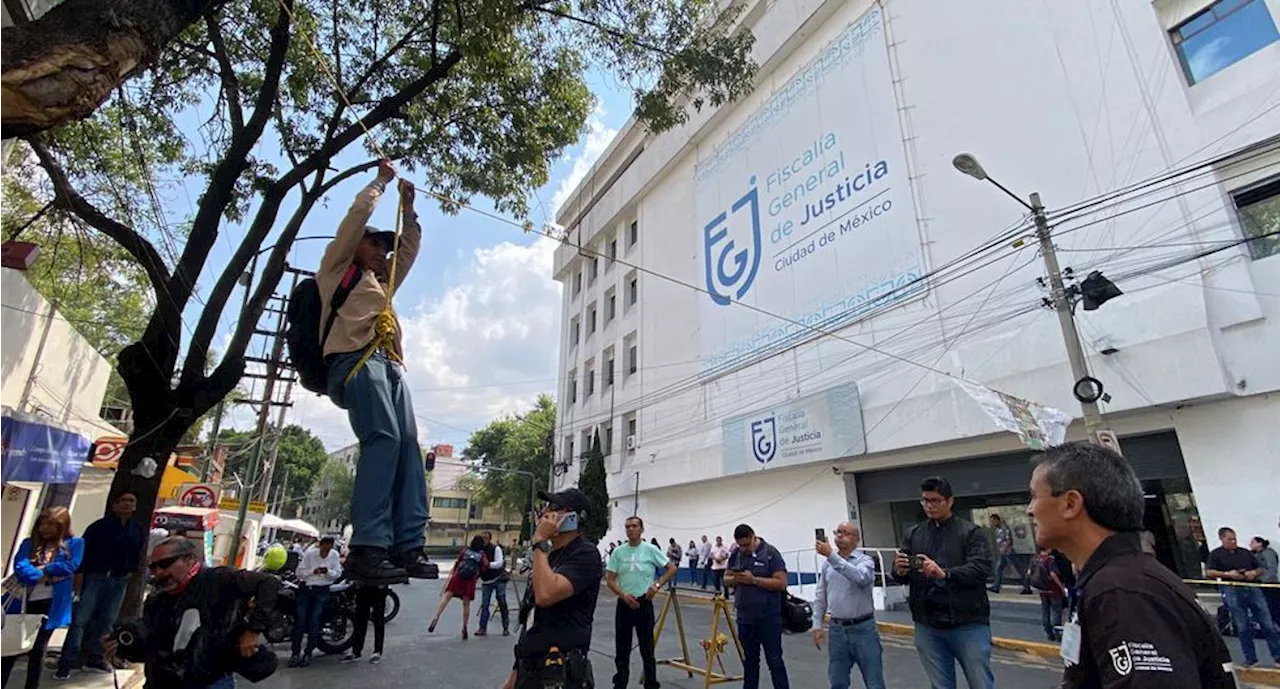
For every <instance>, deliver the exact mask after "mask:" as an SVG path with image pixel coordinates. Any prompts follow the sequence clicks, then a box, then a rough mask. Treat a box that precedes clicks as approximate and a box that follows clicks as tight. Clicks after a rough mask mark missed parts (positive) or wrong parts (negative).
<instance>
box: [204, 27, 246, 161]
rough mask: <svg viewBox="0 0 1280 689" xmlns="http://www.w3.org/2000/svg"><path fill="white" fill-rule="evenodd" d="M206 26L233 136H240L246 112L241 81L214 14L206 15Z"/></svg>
mask: <svg viewBox="0 0 1280 689" xmlns="http://www.w3.org/2000/svg"><path fill="white" fill-rule="evenodd" d="M204 23H205V26H206V27H207V28H208V30H209V42H210V43H212V44H213V59H214V60H215V61H217V63H218V76H219V78H221V80H222V92H223V94H224V95H225V96H226V98H227V109H228V110H229V111H230V115H231V135H232V136H233V137H235V136H238V135H239V134H240V132H241V131H242V130H243V129H244V110H243V109H242V108H241V107H240V80H239V79H237V78H236V70H235V68H233V67H232V66H231V54H230V52H229V51H228V50H227V42H226V41H225V40H224V39H223V37H222V27H221V26H220V25H219V24H218V19H217V17H215V16H214V15H213V13H212V12H206V13H205V15H204Z"/></svg>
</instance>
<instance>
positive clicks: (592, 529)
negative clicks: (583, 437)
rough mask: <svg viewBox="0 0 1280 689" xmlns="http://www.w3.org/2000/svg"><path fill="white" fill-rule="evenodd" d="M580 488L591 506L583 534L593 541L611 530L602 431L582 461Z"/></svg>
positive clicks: (579, 476) (596, 541) (583, 522)
mask: <svg viewBox="0 0 1280 689" xmlns="http://www.w3.org/2000/svg"><path fill="white" fill-rule="evenodd" d="M578 489H579V490H581V491H582V492H583V493H585V494H586V496H587V502H588V503H589V504H590V507H589V508H588V509H587V518H586V519H584V520H583V521H582V524H581V528H582V535H583V537H584V538H586V539H587V540H588V541H591V542H592V543H599V542H600V539H602V538H604V535H605V534H606V533H608V532H609V486H608V485H606V483H605V468H604V453H603V452H601V451H600V433H599V432H598V431H597V432H596V434H595V436H594V437H593V438H592V439H591V449H590V450H587V453H586V455H585V456H584V458H583V461H582V473H581V474H579V475H578Z"/></svg>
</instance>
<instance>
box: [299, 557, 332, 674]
mask: <svg viewBox="0 0 1280 689" xmlns="http://www.w3.org/2000/svg"><path fill="white" fill-rule="evenodd" d="M297 571H298V579H299V580H300V582H301V584H302V588H301V589H299V590H298V603H297V606H298V609H297V616H296V617H294V620H293V653H292V655H290V656H289V667H306V666H308V665H310V664H311V654H312V653H314V652H315V650H316V644H318V643H320V627H321V622H322V621H323V618H324V608H325V605H326V604H328V602H329V586H330V585H331V584H332V583H333V582H335V581H337V580H338V577H339V576H341V575H342V562H341V560H339V558H338V551H337V550H335V549H334V547H333V536H329V535H325V536H324V537H323V538H321V539H320V545H317V546H312V547H311V548H309V549H308V550H307V552H305V553H303V554H302V560H301V561H300V562H299V563H298V570H297ZM303 636H306V637H307V650H306V653H302V637H303Z"/></svg>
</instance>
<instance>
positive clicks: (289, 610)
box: [263, 577, 399, 655]
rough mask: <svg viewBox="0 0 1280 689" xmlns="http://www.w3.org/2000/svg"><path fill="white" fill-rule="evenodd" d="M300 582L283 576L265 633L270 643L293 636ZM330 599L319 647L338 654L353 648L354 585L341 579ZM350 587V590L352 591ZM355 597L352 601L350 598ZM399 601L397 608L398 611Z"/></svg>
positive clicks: (324, 615)
mask: <svg viewBox="0 0 1280 689" xmlns="http://www.w3.org/2000/svg"><path fill="white" fill-rule="evenodd" d="M300 588H301V587H300V586H299V584H298V583H297V582H296V581H293V580H291V578H288V577H281V580H280V591H279V592H278V593H277V594H276V605H275V611H274V612H273V613H272V615H271V621H270V623H269V624H268V625H267V629H266V631H265V632H264V633H263V635H264V636H265V637H266V638H267V642H268V643H272V644H280V643H285V642H287V641H289V640H290V639H291V637H292V636H293V625H294V620H296V619H297V616H298V592H299V590H300ZM329 591H330V596H329V601H328V602H327V603H325V606H324V612H323V613H322V615H321V622H320V638H319V640H318V641H317V642H316V648H318V649H320V651H321V652H322V653H328V654H330V655H333V654H338V653H342V652H344V651H346V650H347V649H348V648H351V644H352V641H353V636H354V634H355V623H354V622H353V621H352V613H353V609H352V605H354V600H355V598H354V587H353V586H352V585H351V583H350V582H346V581H343V582H339V583H336V584H333V585H331V586H330V587H329ZM349 591H350V593H348V592H349ZM348 600H349V601H351V602H350V603H348V602H347V601H348ZM398 607H399V606H398V605H397V611H398Z"/></svg>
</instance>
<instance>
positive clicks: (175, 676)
mask: <svg viewBox="0 0 1280 689" xmlns="http://www.w3.org/2000/svg"><path fill="white" fill-rule="evenodd" d="M203 564H204V563H203V560H202V558H201V557H200V555H199V552H198V551H197V550H196V547H195V544H194V543H193V542H192V541H190V540H189V539H187V538H184V537H182V536H172V537H169V538H166V539H165V540H163V541H161V542H160V543H159V544H158V545H156V547H155V549H154V550H152V551H151V564H150V565H149V568H150V570H151V576H152V577H153V581H154V584H155V586H156V589H157V590H156V592H154V593H152V594H151V597H149V598H148V599H147V602H146V605H145V607H144V609H143V614H142V615H143V619H142V622H143V623H142V626H141V627H140V629H138V630H137V634H136V636H138V637H141V638H137V639H132V640H127V639H124V638H122V637H121V636H120V635H118V634H117V635H115V637H114V638H112V639H110V640H108V641H106V642H105V643H104V647H105V649H106V650H107V652H108V654H115V653H119V654H120V656H122V657H123V658H124V659H125V660H132V661H141V662H144V663H145V664H146V666H145V671H146V678H147V689H170V688H171V687H172V688H173V689H178V688H183V689H230V688H232V687H234V686H235V677H234V675H233V674H232V673H233V672H234V671H235V669H236V667H237V665H238V664H239V663H240V662H242V660H243V659H248V658H252V657H254V655H255V654H257V653H259V637H260V634H261V632H262V631H263V630H265V629H266V628H267V624H268V623H269V621H270V618H271V614H272V612H273V611H274V609H275V603H276V592H277V591H278V590H279V588H280V582H279V580H277V579H276V578H275V577H273V576H271V575H270V574H265V573H263V572H247V571H244V570H238V569H235V568H232V567H211V568H206V567H204V566H203Z"/></svg>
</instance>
